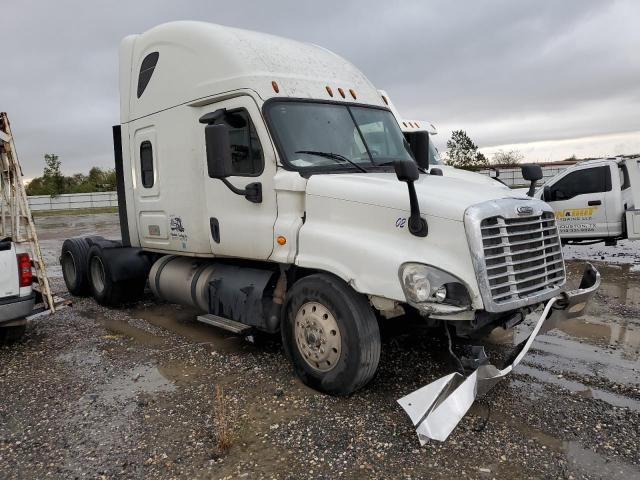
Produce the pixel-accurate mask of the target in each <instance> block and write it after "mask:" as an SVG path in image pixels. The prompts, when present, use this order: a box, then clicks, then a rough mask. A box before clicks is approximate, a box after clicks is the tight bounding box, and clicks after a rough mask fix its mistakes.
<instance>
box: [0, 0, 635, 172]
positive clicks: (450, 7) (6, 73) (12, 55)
mask: <svg viewBox="0 0 640 480" xmlns="http://www.w3.org/2000/svg"><path fill="white" fill-rule="evenodd" d="M639 14H640V5H639V4H638V3H637V2H633V1H631V0H630V1H616V2H601V1H590V0H585V1H582V0H580V1H575V0H565V1H563V2H556V1H551V0H547V1H541V0H536V1H518V2H513V1H508V0H495V1H490V0H485V1H474V2H465V3H462V2H448V1H429V2H425V1H406V2H395V3H388V4H378V3H372V2H367V1H351V2H349V1H340V2H337V1H326V2H322V3H317V2H296V1H293V0H290V1H284V0H282V1H280V0H272V1H269V2H248V1H236V2H232V3H229V2H221V1H205V0H202V1H191V2H175V1H168V0H156V1H151V0H144V1H140V0H138V1H136V2H126V1H124V0H120V1H111V2H84V1H80V0H77V1H67V0H58V1H56V2H41V1H40V2H36V1H30V0H22V1H20V2H6V5H3V28H2V29H0V40H2V44H3V45H5V46H8V47H7V48H5V49H4V51H3V64H2V72H3V75H2V84H1V85H2V88H1V90H0V108H2V109H5V110H6V111H8V112H9V115H10V118H11V120H12V126H13V129H14V133H15V136H16V141H17V147H18V150H19V154H20V158H21V162H22V164H23V168H24V170H25V174H26V175H27V176H34V175H38V174H39V173H40V172H41V169H42V156H43V154H44V153H47V152H55V153H58V154H59V155H60V157H61V160H62V162H63V169H64V170H65V171H66V172H68V173H71V172H77V171H84V172H86V171H87V170H88V169H89V168H90V167H91V166H93V165H100V166H107V167H108V166H111V165H112V164H113V154H112V144H111V125H113V124H116V123H118V121H119V120H118V116H119V103H118V102H119V101H118V86H117V82H118V76H117V75H118V72H117V70H118V58H117V55H118V46H119V42H120V40H121V38H122V37H124V36H125V35H127V34H130V33H138V32H142V31H144V30H146V29H148V28H151V27H152V26H154V25H157V24H159V23H162V22H166V21H171V20H183V19H195V20H204V21H211V22H216V23H222V24H227V25H232V26H237V27H241V28H249V29H254V30H260V31H265V32H268V33H273V34H277V35H282V36H285V37H290V38H294V39H297V40H302V41H307V42H312V43H317V44H319V45H322V46H324V47H327V48H329V49H331V50H333V51H335V52H336V53H338V54H340V55H342V56H344V57H346V58H347V59H348V60H350V61H351V62H353V63H354V64H355V65H357V66H358V67H360V68H361V69H362V70H363V71H364V72H365V74H366V75H367V76H368V77H369V78H370V79H371V80H372V81H373V82H374V84H375V85H377V86H379V87H380V88H384V89H385V90H387V91H388V93H389V94H390V96H391V97H392V99H393V101H394V102H395V104H396V106H397V107H398V109H399V110H400V111H401V112H402V113H403V114H404V115H406V116H407V117H410V118H418V119H427V120H429V121H431V122H433V123H434V124H436V126H437V127H438V129H439V131H440V133H439V135H438V137H436V144H438V145H439V146H440V148H443V147H444V144H445V143H446V140H447V138H448V137H449V135H450V132H451V130H454V129H464V130H466V131H467V132H468V133H469V134H470V135H471V137H472V138H473V139H474V141H475V142H476V143H478V144H479V145H480V146H481V147H492V146H498V145H505V144H523V143H526V144H527V145H534V150H530V149H527V156H528V157H530V158H532V159H537V157H536V155H537V154H536V150H535V145H536V144H537V143H536V142H540V141H549V140H554V141H558V140H563V139H571V138H581V139H583V138H590V137H593V138H594V139H595V140H594V142H595V143H594V142H592V141H588V142H583V144H584V145H592V146H593V148H594V149H596V150H597V149H598V148H599V147H597V142H598V138H602V135H603V134H606V135H615V134H618V133H621V132H638V131H640V116H638V115H637V114H636V112H638V111H640V82H638V81H637V79H638V78H640V61H639V60H640V59H639V58H638V48H637V47H638V45H640V30H638V29H637V18H638V16H639ZM629 135H630V136H626V137H624V138H623V139H622V140H620V141H619V142H618V144H617V146H616V149H621V150H624V149H625V148H627V147H625V145H626V146H628V148H634V145H637V143H638V142H637V141H635V140H634V139H635V138H636V137H634V136H633V135H635V134H629ZM545 145H546V144H545ZM558 145H560V144H559V143H558ZM545 149H546V150H544V155H550V156H554V155H555V154H554V153H553V146H551V147H547V146H545Z"/></svg>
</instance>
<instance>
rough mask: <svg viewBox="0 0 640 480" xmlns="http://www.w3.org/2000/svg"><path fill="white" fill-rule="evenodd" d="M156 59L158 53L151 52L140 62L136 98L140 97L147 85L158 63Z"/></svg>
mask: <svg viewBox="0 0 640 480" xmlns="http://www.w3.org/2000/svg"><path fill="white" fill-rule="evenodd" d="M158 57H160V54H159V53H158V52H152V53H150V54H149V55H147V56H146V57H144V60H142V65H140V74H139V75H138V98H140V97H141V96H142V94H143V93H144V90H145V89H146V88H147V85H149V80H151V75H153V71H154V70H155V68H156V64H157V63H158Z"/></svg>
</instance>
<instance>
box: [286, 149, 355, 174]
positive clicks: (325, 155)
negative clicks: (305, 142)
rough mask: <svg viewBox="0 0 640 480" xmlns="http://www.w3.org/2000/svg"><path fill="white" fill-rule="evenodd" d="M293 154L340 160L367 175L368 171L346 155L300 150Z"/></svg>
mask: <svg viewBox="0 0 640 480" xmlns="http://www.w3.org/2000/svg"><path fill="white" fill-rule="evenodd" d="M293 153H306V154H308V155H317V156H318V157H323V158H330V159H332V160H338V161H341V162H347V163H350V164H351V165H353V166H354V167H356V168H357V169H358V170H360V171H361V172H362V173H367V171H366V170H365V169H364V168H363V167H361V166H360V165H358V164H357V163H356V162H354V161H353V160H350V159H348V158H347V157H345V156H344V155H340V154H339V153H331V152H318V151H316V150H298V151H297V152H293Z"/></svg>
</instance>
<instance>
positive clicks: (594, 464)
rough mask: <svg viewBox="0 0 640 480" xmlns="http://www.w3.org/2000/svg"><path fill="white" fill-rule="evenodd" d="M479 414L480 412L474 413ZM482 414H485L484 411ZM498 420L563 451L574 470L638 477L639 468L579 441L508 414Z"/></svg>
mask: <svg viewBox="0 0 640 480" xmlns="http://www.w3.org/2000/svg"><path fill="white" fill-rule="evenodd" d="M476 414H478V415H480V413H476ZM483 415H486V413H484V414H483ZM497 419H498V421H500V422H502V423H505V424H507V425H509V426H510V427H513V428H515V429H516V430H517V431H519V432H520V433H521V434H522V435H524V436H525V437H527V438H531V439H533V440H535V441H537V442H538V443H540V444H541V445H544V446H545V447H547V448H549V449H552V450H555V451H557V452H561V453H564V454H565V455H566V457H567V460H568V462H569V465H570V468H571V470H572V471H574V472H580V473H582V474H586V475H588V476H592V477H593V478H607V479H613V480H618V479H619V480H627V479H630V478H638V477H639V475H640V470H639V469H638V468H637V467H635V466H633V465H630V464H627V463H624V462H621V461H619V460H615V459H609V458H606V457H604V456H602V455H600V454H599V453H597V452H595V451H594V450H592V449H586V448H584V447H583V446H582V445H581V444H580V443H579V442H576V441H572V440H570V441H566V440H561V439H559V438H556V437H554V436H552V435H549V434H547V433H545V432H543V431H541V430H538V429H535V428H532V427H531V426H529V425H527V424H525V423H523V422H521V421H519V420H517V419H515V418H512V417H508V416H499V417H497Z"/></svg>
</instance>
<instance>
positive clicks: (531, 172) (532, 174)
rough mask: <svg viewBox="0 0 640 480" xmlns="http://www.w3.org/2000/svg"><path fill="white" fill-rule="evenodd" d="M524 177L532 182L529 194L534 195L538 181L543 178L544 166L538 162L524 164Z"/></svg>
mask: <svg viewBox="0 0 640 480" xmlns="http://www.w3.org/2000/svg"><path fill="white" fill-rule="evenodd" d="M522 178H524V179H525V180H526V181H527V182H531V185H530V186H529V191H528V192H527V195H529V196H530V197H533V195H534V194H535V193H536V182H537V181H538V180H540V179H542V168H540V165H537V164H533V165H523V166H522Z"/></svg>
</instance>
